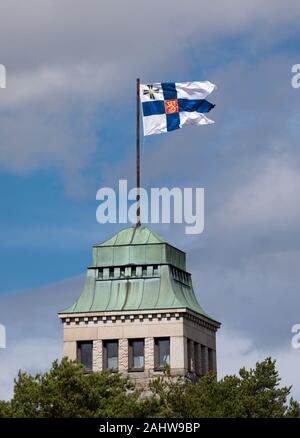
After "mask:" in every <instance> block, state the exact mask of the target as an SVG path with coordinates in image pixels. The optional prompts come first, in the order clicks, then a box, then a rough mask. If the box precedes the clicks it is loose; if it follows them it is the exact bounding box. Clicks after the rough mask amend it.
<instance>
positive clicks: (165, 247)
mask: <svg viewBox="0 0 300 438" xmlns="http://www.w3.org/2000/svg"><path fill="white" fill-rule="evenodd" d="M59 317H60V318H61V320H62V323H63V330H64V355H65V356H67V357H69V358H70V359H77V360H78V361H80V362H81V363H82V364H83V365H84V367H85V370H86V372H92V371H101V370H103V369H104V368H110V369H112V370H114V371H119V372H120V373H122V374H125V375H128V376H129V377H131V378H132V379H134V380H135V381H136V382H137V383H139V384H141V385H145V384H147V382H148V381H149V379H151V378H152V377H154V376H156V375H159V374H161V373H162V372H163V371H164V369H165V366H166V365H167V366H168V367H169V370H170V373H171V375H174V376H177V375H178V376H186V377H188V378H190V379H192V380H195V379H197V378H198V377H201V376H202V375H204V374H205V373H206V372H208V371H216V331H217V329H218V328H219V327H220V323H219V322H217V321H215V320H213V319H212V318H211V317H210V316H208V315H207V314H206V313H205V312H204V310H203V309H202V308H201V306H200V305H199V304H198V302H197V299H196V297H195V294H194V291H193V286H192V279H191V274H190V273H189V272H187V271H186V257H185V253H184V252H183V251H181V250H179V249H177V248H175V247H173V246H172V245H170V244H169V243H167V242H166V241H165V240H163V239H162V238H161V237H159V236H158V235H157V234H156V233H154V232H153V231H151V230H150V229H149V228H147V227H144V226H139V227H130V228H126V229H124V230H122V231H120V232H119V233H117V234H116V235H114V236H113V237H112V238H111V239H109V240H107V241H106V242H104V243H102V244H99V245H95V246H94V247H93V264H92V266H91V267H89V268H88V270H87V276H86V281H85V286H84V289H83V292H82V293H81V295H80V296H79V298H78V300H77V301H76V302H75V303H74V304H73V305H72V306H71V307H69V308H67V309H65V310H63V311H61V312H60V313H59Z"/></svg>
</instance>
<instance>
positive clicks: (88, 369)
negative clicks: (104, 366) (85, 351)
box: [76, 341, 93, 374]
mask: <svg viewBox="0 0 300 438" xmlns="http://www.w3.org/2000/svg"><path fill="white" fill-rule="evenodd" d="M82 345H90V346H91V366H90V367H87V366H86V365H85V364H84V363H83V362H82ZM76 347H77V352H76V357H77V362H78V363H80V364H81V365H83V367H84V372H85V373H86V374H89V373H91V372H92V371H93V341H77V345H76Z"/></svg>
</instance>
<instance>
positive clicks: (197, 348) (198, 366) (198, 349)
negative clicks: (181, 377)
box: [194, 342, 201, 376]
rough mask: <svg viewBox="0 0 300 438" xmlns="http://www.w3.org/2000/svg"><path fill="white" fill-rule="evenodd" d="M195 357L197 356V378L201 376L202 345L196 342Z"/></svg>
mask: <svg viewBox="0 0 300 438" xmlns="http://www.w3.org/2000/svg"><path fill="white" fill-rule="evenodd" d="M194 355H195V373H196V375H197V376H199V375H200V355H201V352H200V345H199V344H198V342H194Z"/></svg>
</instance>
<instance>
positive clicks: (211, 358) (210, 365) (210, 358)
mask: <svg viewBox="0 0 300 438" xmlns="http://www.w3.org/2000/svg"><path fill="white" fill-rule="evenodd" d="M213 370H214V351H213V350H212V349H211V348H209V349H208V371H213Z"/></svg>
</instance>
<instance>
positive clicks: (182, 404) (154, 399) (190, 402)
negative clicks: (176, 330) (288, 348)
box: [0, 358, 300, 418]
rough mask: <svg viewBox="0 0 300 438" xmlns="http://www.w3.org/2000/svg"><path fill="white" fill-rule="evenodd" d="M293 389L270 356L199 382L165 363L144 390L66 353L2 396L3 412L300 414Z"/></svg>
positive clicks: (10, 414) (56, 414)
mask: <svg viewBox="0 0 300 438" xmlns="http://www.w3.org/2000/svg"><path fill="white" fill-rule="evenodd" d="M290 390H291V387H280V377H279V375H278V372H277V370H276V363H275V361H274V360H272V359H271V358H267V359H265V360H264V361H263V362H258V363H257V364H256V367H255V368H254V369H250V370H246V369H245V368H242V369H241V370H240V372H239V375H238V376H235V375H233V376H226V377H224V378H223V379H222V380H219V381H217V378H216V375H215V374H213V373H208V374H206V375H205V376H204V377H202V378H201V379H199V381H198V382H197V383H196V384H192V383H191V382H189V381H188V380H186V379H184V378H174V377H173V378H172V377H171V376H170V370H169V369H166V370H165V373H164V375H163V376H162V377H159V378H156V379H154V380H152V382H151V384H150V388H149V390H148V391H146V392H144V393H142V392H141V390H138V389H136V388H135V387H134V385H133V383H132V382H130V381H129V380H128V379H126V378H124V377H122V376H121V375H120V374H118V373H112V372H110V371H103V372H101V373H91V374H85V373H84V371H83V368H82V366H81V365H79V364H77V363H76V362H71V361H69V360H67V359H63V360H62V361H61V362H58V361H55V362H54V363H53V364H52V367H51V369H50V371H48V372H46V373H43V374H36V375H35V376H31V375H29V374H27V373H25V372H22V371H20V372H19V374H18V377H17V379H16V380H15V387H14V397H13V399H12V400H11V401H10V402H4V401H0V417H31V418H35V417H47V418H58V417H61V418H63V417H96V418H113V417H115V418H118V417H123V418H124V417H139V418H146V417H148V418H149V417H152V418H153V417H160V418H170V417H172V418H201V417H202V418H203V417H220V418H222V417H232V418H235V417H242V418H280V417H290V418H296V417H298V418H299V417H300V406H299V403H298V402H297V401H295V400H293V399H290V401H289V403H288V402H287V400H288V398H289V394H290Z"/></svg>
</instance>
